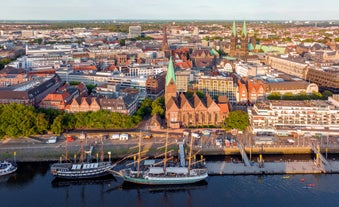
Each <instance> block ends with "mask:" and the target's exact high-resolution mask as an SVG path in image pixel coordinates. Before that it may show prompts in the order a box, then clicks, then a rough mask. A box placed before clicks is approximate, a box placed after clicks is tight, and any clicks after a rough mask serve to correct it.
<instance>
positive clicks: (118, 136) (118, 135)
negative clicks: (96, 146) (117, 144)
mask: <svg viewBox="0 0 339 207" xmlns="http://www.w3.org/2000/svg"><path fill="white" fill-rule="evenodd" d="M111 139H120V134H112V137H111Z"/></svg>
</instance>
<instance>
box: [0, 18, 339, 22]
mask: <svg viewBox="0 0 339 207" xmlns="http://www.w3.org/2000/svg"><path fill="white" fill-rule="evenodd" d="M5 21H11V22H13V21H25V22H29V21H34V22H39V21H50V22H54V21H250V22H255V21H266V22H267V21H273V22H282V21H284V22H286V21H293V22H295V21H303V22H317V21H321V22H324V21H329V22H333V21H338V22H339V19H142V18H141V19H137V18H131V19H0V22H5Z"/></svg>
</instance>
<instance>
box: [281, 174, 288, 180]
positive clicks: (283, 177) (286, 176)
mask: <svg viewBox="0 0 339 207" xmlns="http://www.w3.org/2000/svg"><path fill="white" fill-rule="evenodd" d="M281 178H282V179H289V178H290V176H289V175H285V176H282V177H281Z"/></svg>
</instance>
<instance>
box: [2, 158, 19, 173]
mask: <svg viewBox="0 0 339 207" xmlns="http://www.w3.org/2000/svg"><path fill="white" fill-rule="evenodd" d="M17 169H18V167H17V165H16V163H14V162H9V161H0V176H2V175H8V174H11V173H14V172H15V171H16V170H17Z"/></svg>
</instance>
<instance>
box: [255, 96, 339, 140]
mask: <svg viewBox="0 0 339 207" xmlns="http://www.w3.org/2000/svg"><path fill="white" fill-rule="evenodd" d="M248 115H249V121H250V126H251V129H252V132H253V134H277V135H286V134H291V133H298V134H299V135H303V134H305V133H309V134H312V135H319V134H322V135H339V107H337V106H335V105H333V104H331V103H330V102H328V101H322V100H312V101H286V100H279V101H268V102H262V103H256V104H255V105H254V106H253V107H251V108H248Z"/></svg>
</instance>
